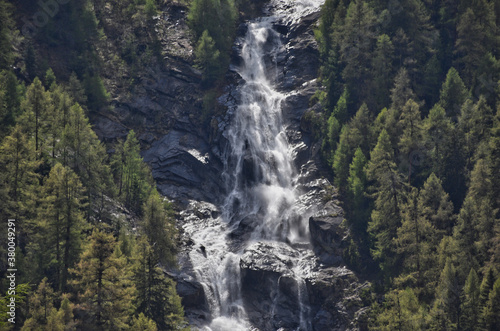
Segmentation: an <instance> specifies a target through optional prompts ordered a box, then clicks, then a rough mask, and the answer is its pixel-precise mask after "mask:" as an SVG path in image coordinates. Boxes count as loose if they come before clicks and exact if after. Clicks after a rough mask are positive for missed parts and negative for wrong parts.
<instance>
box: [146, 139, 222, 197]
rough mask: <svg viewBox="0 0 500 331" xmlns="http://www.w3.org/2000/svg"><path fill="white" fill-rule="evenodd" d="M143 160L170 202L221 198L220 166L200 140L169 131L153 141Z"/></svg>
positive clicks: (205, 144)
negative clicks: (172, 200)
mask: <svg viewBox="0 0 500 331" xmlns="http://www.w3.org/2000/svg"><path fill="white" fill-rule="evenodd" d="M143 156H144V161H145V162H147V163H149V164H150V166H151V169H152V171H153V176H154V178H155V180H156V182H157V184H158V187H159V189H160V191H161V192H162V193H163V194H164V195H167V196H168V197H170V198H173V199H176V200H178V201H187V199H196V200H208V201H216V200H217V199H218V198H219V197H220V196H221V195H222V192H223V183H221V181H220V175H219V173H220V169H221V168H222V165H221V163H220V161H219V160H218V159H217V158H214V156H213V154H212V153H211V150H210V148H209V145H208V143H207V142H206V141H205V140H204V139H202V138H201V137H199V136H196V135H193V134H192V133H190V132H187V131H180V130H172V131H170V132H169V133H167V134H166V135H165V136H163V137H162V138H161V139H159V140H157V141H155V142H154V143H153V144H152V146H151V148H150V149H148V150H146V151H144V153H143Z"/></svg>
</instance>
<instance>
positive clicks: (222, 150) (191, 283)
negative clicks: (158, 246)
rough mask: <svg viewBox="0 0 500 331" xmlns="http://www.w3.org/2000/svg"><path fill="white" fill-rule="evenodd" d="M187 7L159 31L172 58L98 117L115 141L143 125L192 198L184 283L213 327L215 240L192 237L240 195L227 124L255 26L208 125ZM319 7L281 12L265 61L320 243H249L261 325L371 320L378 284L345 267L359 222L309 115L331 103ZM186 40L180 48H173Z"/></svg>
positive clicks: (199, 317)
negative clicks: (228, 168) (333, 180)
mask: <svg viewBox="0 0 500 331" xmlns="http://www.w3.org/2000/svg"><path fill="white" fill-rule="evenodd" d="M275 3H278V5H274V7H272V6H271V7H267V8H266V10H267V11H268V12H269V11H274V12H276V11H279V10H286V8H279V6H280V5H279V2H275ZM184 15H185V8H182V7H169V8H168V11H167V12H166V13H165V14H164V15H162V16H161V17H160V18H159V21H158V25H157V26H158V29H159V31H163V32H165V33H164V34H163V36H164V40H163V45H164V47H165V49H166V54H167V61H166V62H167V63H168V64H167V66H166V68H163V67H157V68H150V70H148V71H146V72H143V73H141V74H140V76H139V77H137V79H138V80H139V81H140V83H139V84H138V85H137V86H136V87H135V88H134V90H133V91H132V92H131V93H130V94H128V96H126V97H123V96H122V95H125V94H124V93H119V91H120V89H119V88H118V89H117V90H116V91H118V92H117V93H116V94H115V95H116V97H115V98H114V100H113V105H114V109H113V110H112V112H111V113H110V114H106V115H104V114H100V115H95V116H94V117H93V122H94V125H95V129H96V131H97V132H98V134H99V135H100V136H101V137H102V138H103V139H104V140H113V139H116V138H120V137H124V136H125V135H126V133H127V131H128V129H130V128H133V129H135V130H136V131H138V132H139V137H140V139H141V142H142V144H143V146H144V147H145V149H144V152H143V156H144V159H145V161H147V162H148V163H149V164H150V165H151V168H152V170H153V176H154V177H155V179H156V181H157V183H158V187H159V190H160V191H161V193H162V194H164V195H166V196H168V197H169V198H171V199H174V200H175V201H177V202H178V203H179V205H180V206H181V209H182V212H181V213H180V217H179V227H180V229H181V242H182V246H181V251H180V253H179V265H180V270H179V271H177V272H174V273H172V275H173V276H174V277H175V278H176V279H177V281H178V292H179V294H180V295H181V296H182V297H183V304H184V305H185V309H186V313H187V316H188V318H189V319H190V321H191V322H192V324H193V325H194V326H199V327H202V326H203V325H205V324H207V323H209V322H210V321H211V320H212V319H213V317H214V316H212V314H211V311H210V306H211V301H212V300H213V298H212V297H211V294H210V293H211V290H210V289H209V288H207V285H206V284H203V283H201V282H200V281H198V280H197V279H198V278H197V275H198V274H197V273H198V272H200V271H199V268H198V262H199V263H200V264H202V263H205V262H204V261H203V260H204V259H206V258H207V252H206V250H205V249H206V248H205V247H203V246H202V245H199V244H197V242H196V240H194V239H193V238H192V237H193V233H194V232H195V229H200V228H206V227H209V226H213V224H215V223H216V222H217V219H218V218H219V216H220V214H221V203H222V202H223V198H224V197H225V196H226V194H227V193H228V192H227V186H226V183H224V181H223V177H222V176H221V174H222V172H223V170H224V166H223V163H224V156H225V154H226V153H228V144H229V143H228V139H227V136H226V133H227V130H228V127H229V125H230V123H231V120H232V117H233V115H234V111H235V109H236V107H237V105H238V104H239V102H240V95H239V90H238V86H239V85H240V83H241V77H239V75H238V73H237V70H234V68H236V67H237V66H238V65H239V63H240V62H241V54H240V52H241V43H242V42H243V39H242V38H243V36H244V35H245V33H246V29H247V27H246V25H245V24H242V25H241V26H240V28H239V37H238V39H237V41H236V44H235V46H234V51H233V55H232V58H233V63H232V66H231V68H232V69H231V70H230V73H229V74H228V81H229V82H232V83H231V84H229V85H228V86H227V87H226V88H225V90H224V93H223V94H222V95H221V96H220V97H219V99H218V102H219V104H220V107H221V108H223V109H227V111H226V112H223V113H220V114H217V115H215V116H214V117H213V118H211V119H210V121H209V123H210V124H209V125H207V124H206V123H203V122H202V121H200V120H199V118H200V114H201V100H200V96H201V95H202V93H203V92H202V91H201V89H200V86H199V80H200V76H199V73H198V72H197V70H195V69H193V67H192V58H191V53H192V49H191V48H190V46H189V40H188V38H187V34H186V32H187V29H186V25H185V20H184V18H185V16H184ZM318 17H319V13H318V12H314V13H311V14H309V15H307V16H305V17H302V18H301V19H300V20H289V21H287V20H280V21H277V22H275V23H274V29H275V31H277V32H278V33H279V35H280V39H281V41H282V43H281V44H282V47H281V48H280V49H279V50H278V52H276V53H273V54H272V55H269V58H268V59H266V61H265V63H266V66H267V70H269V71H274V72H275V75H274V76H275V77H276V82H277V87H278V89H279V90H280V91H281V92H283V93H285V94H286V98H285V99H284V101H283V104H282V112H283V120H284V121H285V122H286V135H287V138H288V141H289V143H290V146H291V150H292V154H293V156H292V158H293V162H294V165H295V168H296V169H297V171H298V173H299V175H298V177H297V178H298V179H297V190H299V191H301V192H302V194H301V196H300V198H299V208H301V209H302V210H303V211H304V215H307V217H309V227H308V229H306V230H304V231H309V232H310V238H311V242H310V243H299V244H293V245H291V244H286V243H267V244H266V243H263V242H257V243H255V244H252V245H249V246H247V247H246V248H245V250H244V253H243V255H242V256H241V258H240V260H239V269H240V270H239V271H238V273H237V275H238V277H240V278H241V295H242V301H243V307H244V309H245V310H246V314H247V318H248V320H249V322H250V324H251V325H252V326H253V327H255V328H258V329H260V330H276V329H280V330H292V329H297V328H298V327H302V326H303V320H304V319H306V320H307V323H308V324H306V329H313V330H346V329H359V328H363V323H362V321H363V315H364V309H363V302H362V300H361V299H360V297H359V293H360V291H361V290H362V289H363V288H364V287H366V286H367V284H360V283H359V281H358V280H357V278H356V276H355V275H354V274H353V273H352V272H351V271H350V270H348V269H346V268H345V267H344V266H343V265H344V264H343V260H342V252H343V249H344V246H345V239H346V238H347V237H348V229H346V228H345V227H344V226H343V224H342V221H343V211H342V209H341V208H340V207H339V204H338V201H337V200H336V196H335V190H334V189H333V187H332V186H331V184H330V182H329V181H328V180H327V179H325V178H327V177H328V171H326V169H324V168H323V165H322V162H321V160H320V159H319V154H318V151H319V145H318V144H317V143H315V142H314V139H313V138H312V137H311V132H309V129H308V128H309V125H308V123H307V121H306V120H305V116H304V115H305V114H306V113H307V112H315V111H317V110H319V108H318V107H319V105H310V104H309V100H310V98H311V96H312V95H313V94H314V92H315V91H316V90H317V89H318V88H320V86H319V84H318V82H317V81H316V76H317V72H318V66H319V60H318V50H317V45H316V41H315V39H314V35H313V30H312V29H313V26H314V24H315V23H316V22H317V19H318ZM169 31H170V32H169ZM175 43H176V45H177V46H175V47H173V46H172V45H173V44H175ZM249 162H250V160H249ZM243 169H245V164H243ZM243 173H244V175H245V177H246V178H245V180H248V181H252V180H255V179H254V178H253V177H254V176H255V174H254V173H253V172H252V168H251V167H250V166H249V167H248V171H245V170H244V171H243ZM253 226H254V222H253V220H252V218H248V219H244V220H243V221H241V222H240V223H239V225H238V226H237V227H236V228H234V229H233V230H232V232H231V234H230V236H231V237H232V241H231V245H233V246H238V245H243V243H245V241H246V240H247V239H248V234H249V233H250V231H249V230H251V229H252V227H253ZM242 247H243V246H242ZM229 248H230V249H232V250H237V248H238V247H229ZM297 256H301V261H300V267H301V268H304V269H307V270H308V276H307V277H306V278H304V279H303V280H300V281H298V280H297V279H296V278H295V277H294V276H293V275H294V270H292V269H293V268H296V267H297V266H296V265H295V264H296V261H295V262H293V263H292V262H291V260H290V259H293V258H294V257H297ZM304 257H305V258H304ZM298 296H302V298H298ZM303 296H306V298H305V299H304V298H303ZM301 305H302V306H301ZM303 305H306V306H307V307H306V308H304V307H303Z"/></svg>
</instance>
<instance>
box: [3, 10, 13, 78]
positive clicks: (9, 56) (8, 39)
mask: <svg viewBox="0 0 500 331" xmlns="http://www.w3.org/2000/svg"><path fill="white" fill-rule="evenodd" d="M11 15H12V5H11V4H10V3H9V2H7V1H5V0H1V1H0V70H2V69H6V68H8V66H9V65H11V64H12V60H13V52H12V35H13V28H14V26H15V25H14V21H13V20H12V17H11Z"/></svg>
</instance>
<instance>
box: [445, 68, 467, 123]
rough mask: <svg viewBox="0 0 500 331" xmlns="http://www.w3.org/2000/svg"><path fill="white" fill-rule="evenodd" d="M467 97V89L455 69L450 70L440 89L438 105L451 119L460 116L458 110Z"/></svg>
mask: <svg viewBox="0 0 500 331" xmlns="http://www.w3.org/2000/svg"><path fill="white" fill-rule="evenodd" d="M467 97H468V93H467V89H466V87H465V84H464V82H463V81H462V79H461V78H460V75H459V74H458V71H457V70H456V69H455V68H453V67H452V68H450V70H449V71H448V74H447V75H446V80H445V81H444V83H443V86H442V87H441V96H440V99H439V104H440V106H441V107H443V108H444V109H445V110H446V113H447V114H448V116H450V117H451V118H455V117H457V116H458V115H459V114H460V109H461V108H462V105H463V104H464V102H465V100H466V99H467Z"/></svg>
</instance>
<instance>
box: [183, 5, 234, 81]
mask: <svg viewBox="0 0 500 331" xmlns="http://www.w3.org/2000/svg"><path fill="white" fill-rule="evenodd" d="M237 17H238V9H237V5H236V3H235V1H234V0H193V1H192V2H191V5H190V7H189V13H188V16H187V19H188V24H189V27H190V28H191V30H192V32H193V35H194V41H195V44H196V48H195V56H196V62H197V65H198V66H199V67H200V69H202V71H203V82H204V84H205V86H207V87H209V86H212V85H213V84H214V83H215V82H216V81H217V80H219V79H220V78H221V75H222V74H223V73H224V71H225V68H226V67H227V66H228V65H229V52H230V49H231V44H232V41H233V37H234V34H235V30H236V19H237Z"/></svg>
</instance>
